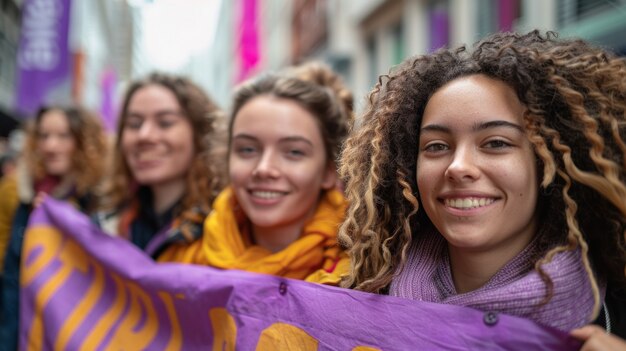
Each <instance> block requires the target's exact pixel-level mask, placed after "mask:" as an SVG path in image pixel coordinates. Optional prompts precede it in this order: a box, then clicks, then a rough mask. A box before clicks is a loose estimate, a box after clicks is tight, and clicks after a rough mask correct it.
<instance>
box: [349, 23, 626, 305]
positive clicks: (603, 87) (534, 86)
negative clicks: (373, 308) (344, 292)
mask: <svg viewBox="0 0 626 351" xmlns="http://www.w3.org/2000/svg"><path fill="white" fill-rule="evenodd" d="M473 74H483V75H486V76H488V77H491V78H493V79H497V80H500V81H503V82H505V83H506V84H508V85H509V86H511V87H512V88H513V89H514V90H515V92H516V94H517V97H518V98H519V99H520V101H521V102H522V103H523V104H524V105H525V106H526V107H527V111H526V112H525V113H524V116H523V119H524V123H525V129H526V132H527V135H528V138H529V140H530V141H531V143H532V145H533V146H534V151H535V154H536V160H537V165H538V178H539V179H538V180H539V183H540V191H539V192H540V198H539V200H538V202H539V204H538V218H539V228H538V232H537V238H538V240H539V243H540V248H541V249H542V252H541V254H540V256H539V257H537V259H536V262H535V269H536V270H537V271H538V273H539V274H540V275H541V277H542V279H543V280H544V282H546V286H547V294H546V301H547V299H549V298H550V297H551V296H552V286H553V285H552V282H551V280H550V278H549V277H548V276H547V275H546V274H545V273H544V272H543V271H542V270H541V265H542V264H544V263H546V262H549V261H550V260H551V259H552V257H553V256H554V255H555V254H556V253H558V252H562V251H565V250H573V249H575V248H577V247H580V249H581V251H582V253H583V255H582V256H583V261H584V266H585V268H586V270H587V273H588V275H589V279H590V282H591V284H592V287H593V290H594V295H595V300H596V306H595V310H594V311H595V312H594V315H595V314H596V313H597V311H598V309H599V293H598V288H597V282H596V279H602V280H604V281H608V282H609V284H616V285H619V286H622V287H623V286H624V285H625V284H624V283H625V280H626V278H625V267H626V250H625V229H626V185H625V181H626V144H625V142H624V133H625V128H626V124H625V122H626V121H625V119H626V96H625V94H626V63H625V61H624V59H621V58H618V57H616V56H614V55H613V54H611V53H608V52H606V51H604V50H602V49H600V48H596V47H594V46H592V45H590V44H588V43H586V42H584V41H582V40H561V39H557V36H556V34H554V33H551V32H549V33H547V34H545V35H544V34H541V33H539V32H538V31H533V32H530V33H528V34H523V35H522V34H514V33H498V34H494V35H492V36H489V37H487V38H485V39H484V40H482V41H480V42H478V43H477V44H476V45H475V46H474V49H473V50H468V49H466V48H465V47H460V48H457V49H451V50H439V51H437V52H435V53H433V54H429V55H422V56H417V57H413V58H410V59H407V60H406V61H405V62H403V63H402V64H401V65H400V66H399V67H398V68H397V69H394V70H393V71H391V72H390V73H389V74H388V75H385V76H381V78H380V79H379V82H378V84H377V85H376V86H375V88H374V89H373V91H372V92H371V93H370V95H369V105H368V107H367V110H366V111H365V112H364V116H363V121H362V127H361V128H360V129H359V130H356V131H354V132H353V134H351V136H350V138H349V139H348V140H347V141H346V146H345V149H344V151H343V153H342V159H341V166H340V174H341V176H342V178H343V179H344V181H345V182H346V184H347V186H346V196H347V198H348V200H349V202H350V205H349V208H348V212H347V217H346V220H345V221H344V223H343V224H342V226H341V229H340V233H339V238H340V240H341V242H342V244H343V245H345V246H346V247H347V248H348V249H349V254H350V255H351V258H352V262H351V269H350V274H349V276H348V277H347V278H346V279H345V280H344V281H343V283H342V284H343V286H345V287H351V288H355V289H358V290H364V291H369V292H375V293H384V292H385V291H386V289H387V288H388V286H389V284H390V283H391V281H392V279H393V277H394V274H396V273H397V272H399V270H400V269H401V268H402V267H403V265H404V263H405V261H406V257H407V251H408V250H409V247H410V245H411V242H412V240H413V238H414V237H416V236H418V235H420V234H421V233H423V232H424V231H420V229H423V228H426V227H428V226H432V223H430V221H429V219H428V217H427V216H426V215H425V213H424V211H422V210H420V200H419V198H418V195H417V194H418V189H417V183H416V162H417V152H418V151H417V150H418V144H419V130H420V124H421V120H422V116H423V113H424V109H425V107H426V104H427V102H428V100H429V99H430V97H431V96H432V95H433V93H434V92H436V91H437V90H438V89H439V88H441V87H442V86H443V85H444V84H446V83H447V82H450V81H452V80H454V79H456V78H459V77H463V76H468V75H473Z"/></svg>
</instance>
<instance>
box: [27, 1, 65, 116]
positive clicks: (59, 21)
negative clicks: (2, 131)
mask: <svg viewBox="0 0 626 351" xmlns="http://www.w3.org/2000/svg"><path fill="white" fill-rule="evenodd" d="M22 14H23V15H22V30H21V38H20V46H19V51H18V56H17V64H18V68H19V72H18V80H17V82H18V89H17V102H16V105H17V106H16V107H17V109H18V110H19V111H20V112H22V113H25V114H32V113H33V112H35V111H36V110H37V109H38V108H39V107H40V106H41V105H42V104H44V103H47V102H51V101H49V100H51V99H66V100H69V96H70V83H69V78H70V54H69V47H68V32H69V17H70V0H25V1H24V4H23V7H22ZM59 89H61V90H64V91H62V92H60V93H59V91H58V90H59ZM55 90H57V91H55ZM57 102H59V101H57ZM61 102H64V101H61Z"/></svg>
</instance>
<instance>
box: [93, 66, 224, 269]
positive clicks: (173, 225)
mask: <svg viewBox="0 0 626 351" xmlns="http://www.w3.org/2000/svg"><path fill="white" fill-rule="evenodd" d="M222 122H223V115H222V113H221V111H220V110H219V108H218V107H217V106H216V105H215V104H214V103H213V102H212V101H211V100H210V99H209V98H208V96H207V95H206V94H205V93H204V92H203V91H202V90H201V89H200V88H199V87H198V86H197V85H195V84H194V83H192V82H191V81H189V80H187V79H185V78H182V77H176V76H170V75H165V74H156V73H155V74H152V75H150V76H149V77H147V78H146V79H145V80H140V81H136V82H134V83H133V84H132V85H131V86H130V87H129V89H128V91H127V93H126V95H125V99H124V103H123V107H122V112H121V118H120V124H119V126H118V132H117V143H116V147H115V153H114V155H113V157H114V167H113V175H112V177H111V183H110V184H109V185H108V191H107V194H106V196H105V197H104V198H103V201H102V206H101V207H102V209H101V211H100V213H99V214H98V215H97V216H96V220H97V222H98V223H99V224H100V225H101V226H102V227H103V229H105V231H107V232H109V233H111V234H113V235H120V236H122V237H126V238H128V239H129V240H130V241H131V242H133V243H134V244H135V245H137V246H138V247H139V248H141V249H142V250H145V251H146V253H148V254H149V255H150V256H152V257H153V258H155V259H163V260H167V257H165V258H164V257H161V254H162V252H163V251H164V250H165V249H166V248H173V250H176V249H181V250H183V249H184V248H185V247H186V246H187V244H189V243H191V242H193V241H195V240H196V239H197V238H198V237H199V236H200V235H201V232H202V228H201V223H202V220H203V219H204V217H205V216H206V215H207V214H208V212H209V211H210V209H211V203H212V201H213V199H214V198H215V196H216V195H217V193H218V192H219V190H221V188H222V186H223V181H224V178H225V177H224V176H223V174H222V172H223V169H224V168H225V167H222V166H221V165H223V164H224V162H223V157H224V152H225V149H226V148H225V145H221V144H220V143H224V140H223V138H222V137H223V135H222V132H223V128H221V126H222Z"/></svg>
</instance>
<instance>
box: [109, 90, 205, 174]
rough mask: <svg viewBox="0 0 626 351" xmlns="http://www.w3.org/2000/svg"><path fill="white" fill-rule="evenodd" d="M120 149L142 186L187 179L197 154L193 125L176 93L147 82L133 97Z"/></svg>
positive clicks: (125, 118) (124, 123)
mask: <svg viewBox="0 0 626 351" xmlns="http://www.w3.org/2000/svg"><path fill="white" fill-rule="evenodd" d="M122 128H123V129H122V135H121V150H122V153H123V154H124V158H125V160H126V163H127V164H128V167H129V168H130V171H131V173H132V175H133V177H134V178H135V180H136V181H137V183H139V184H140V185H146V186H162V185H166V184H171V183H172V182H184V181H185V175H186V174H187V171H188V170H189V167H190V166H191V163H192V160H193V157H194V153H195V151H194V144H193V136H194V135H193V128H192V126H191V122H190V121H189V120H188V119H187V117H185V115H184V112H183V110H182V108H181V107H180V104H179V103H178V100H177V99H176V96H175V95H174V93H173V92H171V91H170V90H169V89H167V88H165V87H163V86H161V85H156V84H152V85H147V86H145V87H143V88H140V89H139V90H137V91H136V92H135V93H134V94H133V96H132V97H131V99H130V101H129V104H128V110H127V111H126V115H125V116H124V120H123V126H122Z"/></svg>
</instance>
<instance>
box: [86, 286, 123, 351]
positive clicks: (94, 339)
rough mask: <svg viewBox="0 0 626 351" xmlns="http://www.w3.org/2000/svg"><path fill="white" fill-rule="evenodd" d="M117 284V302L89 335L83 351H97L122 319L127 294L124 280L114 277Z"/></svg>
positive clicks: (114, 302)
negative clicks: (116, 323)
mask: <svg viewBox="0 0 626 351" xmlns="http://www.w3.org/2000/svg"><path fill="white" fill-rule="evenodd" d="M111 278H113V281H114V282H115V301H113V305H111V307H109V309H108V310H107V312H106V313H105V314H104V316H102V317H101V318H100V320H98V323H96V325H95V326H94V327H93V329H91V332H90V333H89V335H88V336H87V337H86V338H85V341H83V344H82V345H81V346H80V349H81V350H95V349H97V348H98V347H99V346H100V344H101V343H102V342H103V340H104V338H105V336H106V335H107V333H108V332H109V331H110V330H111V328H113V325H114V324H115V322H116V321H117V320H118V319H119V318H120V316H121V315H122V312H123V311H124V307H125V306H126V301H127V294H126V289H125V287H124V283H123V282H122V279H121V278H120V277H118V276H117V275H112V276H111Z"/></svg>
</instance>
